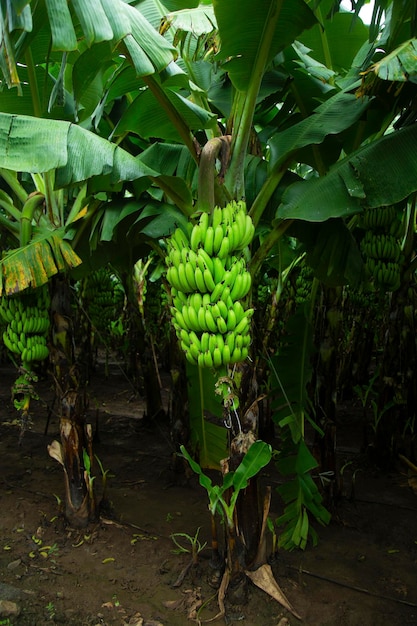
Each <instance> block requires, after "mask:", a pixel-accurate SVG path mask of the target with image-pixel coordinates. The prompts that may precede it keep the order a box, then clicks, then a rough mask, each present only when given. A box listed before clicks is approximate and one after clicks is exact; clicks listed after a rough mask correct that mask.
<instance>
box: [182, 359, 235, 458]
mask: <svg viewBox="0 0 417 626" xmlns="http://www.w3.org/2000/svg"><path fill="white" fill-rule="evenodd" d="M186 372H187V383H188V403H189V419H190V432H191V437H192V440H191V444H192V446H193V450H194V451H195V453H196V456H197V458H198V460H199V464H200V466H201V467H203V468H208V469H220V461H221V460H222V459H225V458H227V457H228V456H229V452H228V431H227V429H226V428H225V426H224V424H223V405H222V401H221V398H220V397H219V396H218V395H216V394H215V391H214V389H215V383H216V381H217V378H218V374H216V375H215V374H214V373H213V371H212V370H211V369H208V368H200V367H198V366H196V365H191V364H190V363H187V368H186Z"/></svg>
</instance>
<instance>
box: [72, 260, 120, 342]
mask: <svg viewBox="0 0 417 626" xmlns="http://www.w3.org/2000/svg"><path fill="white" fill-rule="evenodd" d="M82 301H83V304H84V306H85V308H86V310H87V312H88V315H89V317H90V320H91V323H92V325H93V326H94V327H95V328H96V329H97V330H99V331H106V332H107V331H109V329H110V326H111V323H112V322H114V321H116V320H117V319H118V318H119V317H120V315H121V312H122V309H123V303H124V289H123V286H122V284H121V282H120V280H119V279H118V277H117V276H116V275H115V274H114V273H113V272H112V271H111V270H110V269H109V268H108V267H101V268H99V269H98V270H96V271H94V272H92V273H91V274H89V276H88V278H87V279H86V280H85V283H84V289H83V292H82Z"/></svg>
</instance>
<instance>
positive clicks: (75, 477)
mask: <svg viewBox="0 0 417 626" xmlns="http://www.w3.org/2000/svg"><path fill="white" fill-rule="evenodd" d="M82 405H83V403H82V402H81V396H80V394H79V392H78V391H76V390H73V389H69V390H68V391H67V392H66V393H65V394H64V396H63V398H62V400H61V418H60V433H61V445H62V461H63V466H64V475H65V518H66V520H67V522H68V523H69V524H70V525H71V526H74V527H76V528H85V527H86V526H87V525H88V523H89V522H90V521H93V520H94V519H95V518H96V506H95V498H94V492H93V490H92V480H91V476H90V475H89V473H88V471H87V468H86V467H85V465H86V464H85V461H84V457H85V454H88V457H89V458H90V459H91V456H92V455H91V447H92V437H91V430H90V429H89V428H87V425H86V424H85V421H84V418H83V407H82Z"/></svg>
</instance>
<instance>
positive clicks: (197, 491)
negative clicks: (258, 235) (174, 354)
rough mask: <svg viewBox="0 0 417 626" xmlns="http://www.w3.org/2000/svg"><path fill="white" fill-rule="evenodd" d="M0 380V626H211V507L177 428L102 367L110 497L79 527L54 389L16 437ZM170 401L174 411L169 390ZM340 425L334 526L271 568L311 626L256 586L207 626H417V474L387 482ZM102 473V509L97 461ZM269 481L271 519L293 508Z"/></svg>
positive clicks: (351, 426)
mask: <svg viewBox="0 0 417 626" xmlns="http://www.w3.org/2000/svg"><path fill="white" fill-rule="evenodd" d="M1 375H2V385H1V388H0V408H1V414H0V415H1V418H0V511H1V525H0V625H2V626H5V625H14V624H16V625H31V626H40V625H43V624H50V623H51V624H53V623H57V624H65V625H67V626H75V625H77V626H95V625H99V624H100V625H109V626H110V625H120V626H125V625H130V626H184V625H186V624H193V623H194V624H204V623H207V622H209V620H211V619H212V618H213V617H215V616H216V614H217V613H218V605H217V589H216V588H215V586H214V585H213V578H214V575H215V572H213V570H212V568H211V566H210V550H209V546H210V519H209V512H208V506H207V497H206V493H205V491H204V490H203V489H202V487H200V485H199V484H198V480H197V479H196V477H195V476H193V475H190V473H189V472H187V471H186V470H185V468H184V471H183V472H179V471H178V467H177V464H175V463H173V458H174V454H175V450H174V448H173V444H172V442H171V438H170V429H169V424H168V420H167V419H161V418H158V420H152V419H148V418H146V417H144V407H145V403H144V400H143V398H141V397H140V396H137V395H135V394H133V392H132V387H131V385H130V383H129V381H128V380H127V379H126V377H125V376H124V375H123V373H122V372H121V370H120V369H119V368H118V367H117V366H116V367H110V375H109V377H108V378H106V377H105V376H104V373H103V372H102V371H101V368H98V369H97V371H96V372H95V373H94V376H93V377H92V381H91V384H90V387H89V389H88V393H89V406H90V413H91V415H90V416H89V419H90V420H91V422H92V424H93V426H94V428H96V426H97V425H98V426H97V431H96V433H95V435H96V436H95V443H94V452H95V454H96V455H97V457H98V459H99V462H100V464H101V465H102V467H103V469H104V471H105V472H106V478H107V489H106V493H105V494H104V495H105V498H104V500H103V501H102V503H101V507H100V513H101V514H100V518H99V519H98V520H97V522H96V523H94V524H90V526H89V527H88V528H86V529H83V530H79V529H73V528H71V527H68V526H67V525H66V524H65V522H64V520H63V517H62V515H61V513H60V506H59V505H60V501H61V500H62V498H63V496H64V479H63V474H62V468H61V466H60V465H59V464H58V463H56V462H55V461H54V460H53V459H52V458H51V457H50V456H49V455H48V452H47V446H48V445H49V444H51V443H52V441H53V440H54V439H58V438H59V420H58V417H57V416H56V415H54V414H52V417H51V419H50V421H49V424H48V429H47V432H46V433H45V428H46V423H47V415H48V407H50V406H52V402H53V395H52V390H51V384H50V382H48V381H46V380H45V381H41V382H40V384H39V395H40V401H38V402H34V403H33V410H32V423H31V424H30V425H27V429H26V431H25V433H24V435H23V437H21V438H20V424H19V423H18V414H17V412H16V410H15V409H14V407H13V404H12V401H11V397H10V389H11V386H12V384H13V380H14V378H15V375H16V374H15V370H14V369H13V367H11V366H8V365H3V366H2V368H1ZM164 393H165V397H166V401H167V404H168V401H169V388H168V386H167V388H166V389H165V390H164ZM96 419H97V425H96ZM339 422H340V424H339V426H338V449H337V458H338V463H339V468H344V471H343V485H342V487H341V494H340V495H339V497H338V498H337V499H335V498H333V499H332V500H331V501H330V504H331V509H332V510H331V513H332V521H331V523H330V524H329V526H327V527H323V528H322V527H320V528H317V527H316V530H317V531H318V533H319V538H320V539H319V544H318V545H317V546H316V547H313V546H312V545H311V544H309V545H308V546H307V548H306V550H305V551H293V552H282V551H278V552H277V553H276V554H275V555H274V557H273V558H271V561H270V563H269V565H270V567H271V568H272V571H273V574H274V576H275V578H276V580H277V581H278V584H279V587H280V588H281V589H282V591H283V592H284V594H285V596H286V597H287V598H288V600H289V601H290V603H291V605H292V606H293V607H294V609H295V610H296V611H297V613H299V614H300V616H301V620H298V619H297V618H296V617H294V616H293V615H292V614H291V613H289V612H288V611H286V610H285V609H284V608H283V607H282V606H281V605H280V604H278V603H277V602H276V601H275V600H273V599H272V598H271V597H269V596H268V595H267V594H265V593H264V592H263V591H262V590H261V589H259V588H258V587H257V586H256V585H255V584H252V583H251V582H249V592H248V603H247V604H245V605H241V606H230V605H227V606H226V620H225V619H224V618H221V619H220V620H217V621H213V622H211V623H227V624H238V623H239V624H241V623H242V624H245V625H246V626H285V625H291V626H293V625H295V624H299V623H302V624H306V625H307V626H334V625H336V624H337V626H359V625H360V626H384V625H387V626H395V625H398V626H400V625H401V626H404V625H407V624H414V625H415V624H417V586H416V566H417V525H416V520H417V497H416V486H415V483H416V476H415V473H414V472H413V468H412V466H409V465H407V463H405V462H403V460H401V459H399V461H398V466H397V467H396V468H395V469H394V470H392V471H391V472H382V471H381V470H378V468H376V467H374V466H373V465H372V463H371V462H370V460H369V458H368V456H367V454H366V452H362V451H361V444H362V442H361V438H360V428H357V418H356V417H355V413H354V411H350V408H349V407H343V411H341V412H340V417H339ZM174 468H175V469H174ZM93 469H94V474H95V476H96V478H95V485H96V491H97V497H98V499H100V498H101V497H102V495H103V493H102V483H101V472H100V467H99V463H98V464H97V466H96V467H95V468H93ZM262 481H263V482H264V484H265V485H271V487H272V493H273V498H272V508H271V515H272V516H273V518H274V519H275V518H276V517H278V516H279V515H280V514H281V513H282V509H283V505H282V502H281V501H280V499H279V496H278V494H277V493H276V487H277V486H278V484H279V481H280V478H279V476H278V475H277V474H276V472H275V469H274V467H270V466H268V467H267V468H266V470H265V471H264V472H263V474H262ZM313 525H314V522H313ZM198 529H200V530H198ZM197 531H198V533H199V535H198V538H199V541H200V544H201V546H203V545H204V543H205V542H207V545H206V546H205V547H203V548H202V549H201V551H200V552H199V555H198V557H199V558H198V563H197V565H194V564H193V565H192V566H190V563H189V562H190V554H189V553H187V552H180V553H179V552H178V550H177V549H176V548H177V546H176V544H175V543H174V541H173V539H172V535H175V533H183V535H188V536H189V537H190V538H192V537H195V536H196V533H197ZM277 532H278V533H279V529H277ZM182 545H186V543H183V544H182ZM182 573H183V575H181V574H182Z"/></svg>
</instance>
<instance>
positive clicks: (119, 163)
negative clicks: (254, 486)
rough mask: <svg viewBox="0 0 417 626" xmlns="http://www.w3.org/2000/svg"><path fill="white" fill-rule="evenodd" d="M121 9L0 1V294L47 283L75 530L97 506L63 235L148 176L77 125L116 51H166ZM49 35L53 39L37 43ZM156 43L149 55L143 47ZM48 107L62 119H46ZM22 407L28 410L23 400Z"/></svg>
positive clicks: (137, 57)
mask: <svg viewBox="0 0 417 626" xmlns="http://www.w3.org/2000/svg"><path fill="white" fill-rule="evenodd" d="M119 5H120V6H115V5H114V3H112V5H111V6H110V5H109V3H106V4H105V6H101V5H100V7H98V6H97V7H95V8H94V16H93V14H92V12H91V6H90V5H89V4H88V3H87V4H85V3H81V4H80V3H77V5H76V7H75V8H74V7H72V6H71V7H70V8H69V7H68V6H67V3H66V2H65V3H62V2H46V3H40V4H37V5H36V6H35V7H32V6H31V5H30V3H29V2H22V3H19V4H18V5H17V4H16V3H15V4H14V5H13V6H8V7H7V8H6V6H5V5H3V4H2V6H1V9H0V10H1V18H2V19H1V29H2V41H4V42H5V45H4V46H2V50H1V67H2V73H3V82H5V83H6V84H7V86H8V87H9V90H8V91H3V93H2V97H1V111H2V113H1V122H0V125H1V135H2V157H1V166H2V169H1V172H0V174H1V178H2V187H3V190H2V205H1V206H2V228H3V229H5V230H6V231H7V232H9V233H10V236H9V238H8V239H7V241H8V245H9V249H8V250H7V251H6V253H5V255H4V257H3V258H2V260H1V272H0V274H1V290H2V293H3V294H4V297H5V298H6V301H8V299H9V298H10V297H11V295H12V294H16V293H20V292H25V290H27V289H31V290H36V289H39V288H41V287H45V286H47V285H48V283H51V285H52V289H53V293H52V305H51V311H50V313H51V319H52V321H53V326H54V327H53V332H52V333H51V338H52V339H53V346H52V347H51V364H52V366H53V371H54V379H55V382H56V394H57V396H58V397H59V399H60V408H61V411H60V432H61V444H58V442H54V443H53V445H52V446H51V447H50V453H51V455H52V456H54V458H56V459H57V460H58V461H60V462H61V463H62V465H63V468H64V473H65V479H66V480H65V486H66V501H65V515H66V518H67V520H68V521H69V522H70V523H71V524H73V525H77V526H83V525H85V524H87V523H88V521H89V520H90V519H92V518H94V517H95V514H96V510H95V502H94V493H93V490H92V484H93V482H92V480H91V476H90V471H89V468H90V465H91V463H92V459H93V456H92V449H91V430H90V429H89V428H88V425H86V424H85V417H84V414H85V407H84V406H83V397H84V393H83V390H82V388H81V386H82V377H81V375H80V373H79V372H77V371H76V369H75V367H74V354H73V350H72V348H73V341H72V329H71V314H70V301H69V290H68V282H67V277H68V276H69V274H70V272H71V270H73V269H74V268H75V267H77V266H80V265H81V263H82V259H81V257H82V256H83V257H84V260H88V255H85V252H84V251H82V252H80V254H81V256H80V254H77V253H76V252H75V247H76V240H75V241H74V240H72V241H71V242H70V241H69V239H68V238H66V233H67V232H68V231H69V230H70V229H71V227H72V226H73V223H74V222H76V221H80V220H81V222H82V224H81V228H80V229H79V230H80V231H82V230H83V229H85V228H86V226H88V225H89V224H90V223H91V221H93V220H94V216H95V213H96V211H97V210H98V209H99V207H100V206H101V204H102V203H103V202H106V199H107V197H106V195H105V192H106V191H108V192H109V193H110V191H113V190H114V189H117V187H119V188H120V185H121V181H126V180H133V179H134V180H136V181H137V180H140V179H143V178H145V177H147V176H148V175H150V174H152V173H153V172H152V170H151V169H150V168H147V167H146V166H145V165H142V164H140V163H139V162H138V161H137V160H136V159H135V158H134V157H133V156H132V155H131V154H130V153H127V152H125V151H123V150H122V149H121V148H118V147H117V146H116V145H115V144H113V143H110V142H108V141H107V140H105V139H102V138H100V137H99V136H98V135H97V134H93V133H92V132H90V131H88V130H86V129H84V128H83V127H82V126H81V125H80V122H84V124H85V126H90V127H92V125H91V123H90V122H89V121H88V119H92V117H93V116H92V114H93V113H94V110H95V109H96V108H97V107H98V105H99V104H100V99H101V98H105V95H104V94H103V91H104V84H105V80H106V78H108V73H109V72H117V70H118V68H119V66H120V64H121V63H122V57H121V56H120V53H121V52H124V51H126V50H129V56H130V59H131V60H132V64H133V67H134V68H135V72H136V73H137V74H138V75H140V74H147V73H152V72H154V71H156V70H161V69H162V68H163V67H165V66H166V65H167V64H168V63H169V61H171V60H172V58H173V54H174V50H173V48H172V46H171V45H170V44H169V43H167V42H166V41H165V40H164V39H163V38H162V37H160V36H159V35H158V33H156V32H155V31H154V29H153V28H152V27H151V26H150V25H149V24H148V22H147V21H146V20H145V19H144V18H143V17H142V15H141V14H140V13H139V12H137V11H136V10H135V9H133V8H132V7H130V6H129V5H126V4H125V3H123V2H121V3H119ZM32 8H33V10H32ZM98 18H99V19H98ZM45 29H46V32H45ZM76 30H77V32H78V39H77V36H76V34H75V33H76ZM45 34H46V38H45V37H44V35H45ZM103 41H105V42H107V47H106V51H105V52H103V46H101V48H102V52H101V53H100V54H104V56H103V58H104V57H106V63H107V65H106V69H107V70H108V73H107V74H106V73H105V71H104V70H103V68H102V67H101V66H98V67H95V68H94V69H93V74H94V75H93V76H91V75H90V77H89V79H88V84H87V83H84V84H82V82H83V80H84V78H85V75H84V73H85V71H86V68H87V67H88V64H90V67H91V58H90V61H88V62H87V60H86V56H88V54H90V55H91V54H92V52H91V51H92V50H93V48H92V47H91V46H93V44H94V46H95V45H97V46H98V45H99V43H100V42H103ZM138 41H140V42H141V43H138ZM45 42H49V43H48V44H47V45H46V46H45ZM158 42H159V43H158ZM152 43H153V44H154V51H152V50H150V51H149V54H147V53H146V49H147V48H149V47H150V46H151V44H152ZM86 44H87V45H86ZM155 44H158V45H155ZM114 45H116V46H119V47H120V49H119V52H115V51H114ZM88 46H90V47H88ZM104 46H106V44H104ZM86 48H87V55H86V56H83V53H84V52H86ZM94 51H95V50H94ZM93 56H94V54H93ZM80 58H81V61H80ZM77 61H79V62H78V64H77ZM70 68H71V69H72V72H70V71H69V69H70ZM66 73H67V75H70V80H69V84H66V79H65V76H66ZM80 81H81V82H80ZM15 88H16V89H15ZM55 107H57V108H58V109H59V111H58V113H59V114H58V115H57V117H58V118H61V119H57V120H54V119H50V118H51V117H52V116H53V114H54V113H56V110H55V111H54V108H55ZM97 116H98V113H96V117H97ZM47 118H49V119H47ZM62 118H63V119H62ZM65 119H68V120H71V121H64V120H65ZM86 120H87V122H86ZM75 121H76V122H78V124H77V123H74V122H75ZM25 137H26V139H27V140H29V142H30V146H31V149H30V150H27V143H26V139H25ZM89 154H94V159H91V158H88V155H89ZM97 178H101V180H102V181H103V180H104V181H105V182H104V183H103V182H101V183H100V184H98V185H97V188H98V189H101V190H102V191H103V194H102V196H101V197H100V198H96V197H95V193H96V191H95V189H94V183H92V181H93V180H95V181H97ZM58 274H59V275H60V278H59V279H57V277H58ZM26 352H27V351H26ZM22 356H23V355H22ZM44 356H45V355H44ZM24 365H25V363H24ZM22 406H23V408H24V409H25V410H26V409H27V401H26V399H25V398H24V402H23V405H22ZM86 454H87V456H86ZM87 457H88V458H90V465H88V464H86V459H87ZM87 465H88V466H87Z"/></svg>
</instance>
